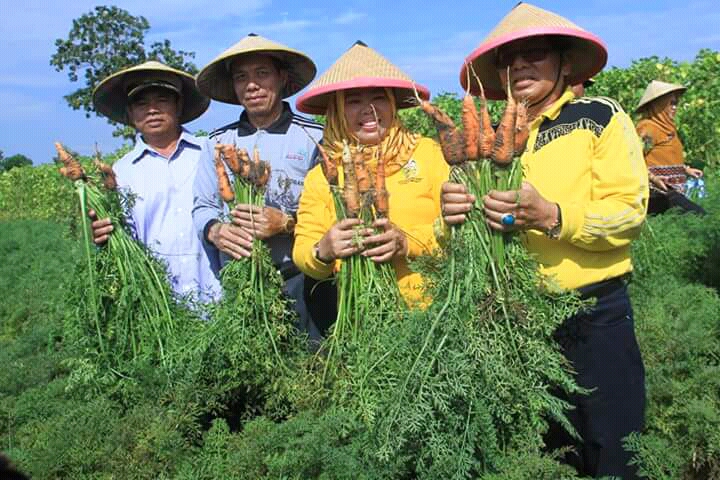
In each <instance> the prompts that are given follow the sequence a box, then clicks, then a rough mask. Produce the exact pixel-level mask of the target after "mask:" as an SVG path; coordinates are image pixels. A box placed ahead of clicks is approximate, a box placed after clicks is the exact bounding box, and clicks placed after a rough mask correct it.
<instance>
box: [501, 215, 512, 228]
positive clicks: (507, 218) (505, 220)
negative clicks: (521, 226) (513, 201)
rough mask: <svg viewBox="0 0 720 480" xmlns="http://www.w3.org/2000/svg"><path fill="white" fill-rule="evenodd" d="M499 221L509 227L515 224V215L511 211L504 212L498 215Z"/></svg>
mask: <svg viewBox="0 0 720 480" xmlns="http://www.w3.org/2000/svg"><path fill="white" fill-rule="evenodd" d="M500 223H502V224H503V225H506V226H509V227H510V226H513V225H515V215H513V214H512V213H506V214H505V215H503V216H502V217H500Z"/></svg>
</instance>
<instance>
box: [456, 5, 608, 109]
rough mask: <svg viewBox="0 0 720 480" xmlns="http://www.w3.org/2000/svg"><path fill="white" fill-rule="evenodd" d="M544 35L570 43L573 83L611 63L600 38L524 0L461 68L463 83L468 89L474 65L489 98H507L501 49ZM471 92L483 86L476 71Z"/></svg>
mask: <svg viewBox="0 0 720 480" xmlns="http://www.w3.org/2000/svg"><path fill="white" fill-rule="evenodd" d="M544 35H549V36H556V37H559V38H561V39H562V41H563V42H564V43H566V44H567V45H568V46H567V48H566V50H568V51H569V53H570V55H571V61H572V70H571V71H570V75H569V77H568V84H569V85H575V84H578V83H583V82H584V81H585V80H587V79H588V78H590V77H592V76H594V75H595V74H597V73H598V72H599V71H600V70H602V68H603V67H604V66H605V63H606V62H607V48H606V47H605V44H604V43H603V41H602V40H600V38H598V37H597V36H595V35H593V34H592V33H590V32H588V31H586V30H583V29H582V28H580V27H578V26H577V25H575V24H574V23H572V22H571V21H570V20H567V19H566V18H563V17H561V16H560V15H557V14H555V13H552V12H549V11H547V10H543V9H542V8H538V7H536V6H533V5H530V4H529V3H522V2H521V3H518V4H517V5H516V6H515V7H514V8H513V9H512V10H510V13H508V14H507V15H506V16H505V18H503V19H502V20H500V23H498V24H497V26H495V28H494V29H493V31H492V32H490V34H489V35H488V36H487V37H486V38H485V40H483V41H482V43H481V44H480V45H479V46H478V47H477V48H476V49H475V50H474V51H473V52H472V53H471V54H470V55H468V56H467V58H466V59H465V63H464V64H463V66H462V69H461V70H460V84H461V85H462V87H463V88H464V89H467V82H468V71H467V70H468V65H469V64H472V66H473V69H474V70H475V72H476V73H477V75H478V77H480V80H481V81H482V83H483V87H484V88H485V95H486V96H487V98H490V99H493V100H502V99H504V98H505V92H504V91H503V89H502V86H501V84H500V77H499V76H498V74H497V70H496V67H495V57H496V53H497V49H498V48H499V47H501V46H503V45H505V44H508V43H510V42H513V41H515V40H520V39H524V38H529V37H535V36H544ZM470 92H471V93H472V94H474V95H479V94H480V87H479V86H478V84H477V80H475V78H474V77H473V75H472V74H471V75H470Z"/></svg>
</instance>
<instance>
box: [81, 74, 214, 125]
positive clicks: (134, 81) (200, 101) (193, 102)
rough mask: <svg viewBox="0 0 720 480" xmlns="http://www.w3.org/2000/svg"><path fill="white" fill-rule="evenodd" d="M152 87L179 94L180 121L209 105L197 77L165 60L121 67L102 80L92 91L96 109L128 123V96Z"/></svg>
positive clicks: (184, 120) (185, 120)
mask: <svg viewBox="0 0 720 480" xmlns="http://www.w3.org/2000/svg"><path fill="white" fill-rule="evenodd" d="M149 87H160V88H165V89H167V90H172V91H174V92H176V93H178V94H179V95H180V97H181V98H182V104H183V105H182V111H181V112H180V124H183V123H187V122H189V121H191V120H194V119H196V118H197V117H199V116H200V115H202V114H203V113H204V112H205V110H207V108H208V106H210V99H209V98H208V97H206V96H205V95H203V94H202V93H200V90H198V88H197V86H195V77H193V76H192V75H190V74H189V73H185V72H183V71H181V70H177V69H175V68H172V67H168V66H167V65H165V64H163V63H160V62H156V61H149V62H145V63H141V64H140V65H135V66H134V67H130V68H125V69H123V70H120V71H119V72H116V73H114V74H112V75H110V76H109V77H107V78H105V79H104V80H103V81H102V82H100V83H99V84H98V86H97V87H95V90H94V91H93V105H94V106H95V111H97V112H98V113H100V114H102V115H105V116H106V117H108V118H109V119H111V120H114V121H116V122H120V123H124V124H126V125H129V120H128V118H127V107H128V99H129V98H130V97H132V96H133V95H136V94H137V93H139V92H140V91H141V90H143V89H145V88H149Z"/></svg>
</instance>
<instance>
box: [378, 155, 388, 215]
mask: <svg viewBox="0 0 720 480" xmlns="http://www.w3.org/2000/svg"><path fill="white" fill-rule="evenodd" d="M389 197H390V194H389V193H388V191H387V189H386V188H385V162H383V161H382V155H381V153H380V148H379V147H378V162H377V167H376V168H375V213H376V214H377V216H378V217H379V218H385V217H387V216H388V212H389V211H390V202H389V200H390V198H389Z"/></svg>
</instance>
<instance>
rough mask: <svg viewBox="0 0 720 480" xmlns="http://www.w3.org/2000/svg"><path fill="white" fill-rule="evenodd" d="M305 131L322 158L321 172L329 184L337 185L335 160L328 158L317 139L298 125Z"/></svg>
mask: <svg viewBox="0 0 720 480" xmlns="http://www.w3.org/2000/svg"><path fill="white" fill-rule="evenodd" d="M300 128H302V129H303V130H304V131H305V134H306V135H307V136H308V137H309V138H310V140H312V142H313V143H314V144H315V148H317V149H318V152H320V158H321V159H322V163H321V164H320V168H322V171H323V174H324V175H325V179H326V180H327V182H328V183H329V184H330V185H337V184H338V171H337V165H335V162H334V161H332V160H331V159H330V156H329V155H328V154H327V152H326V151H325V149H324V148H323V146H322V145H320V144H319V143H318V141H317V140H315V137H313V136H312V135H310V133H309V132H308V131H307V130H305V127H302V126H301V127H300Z"/></svg>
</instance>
